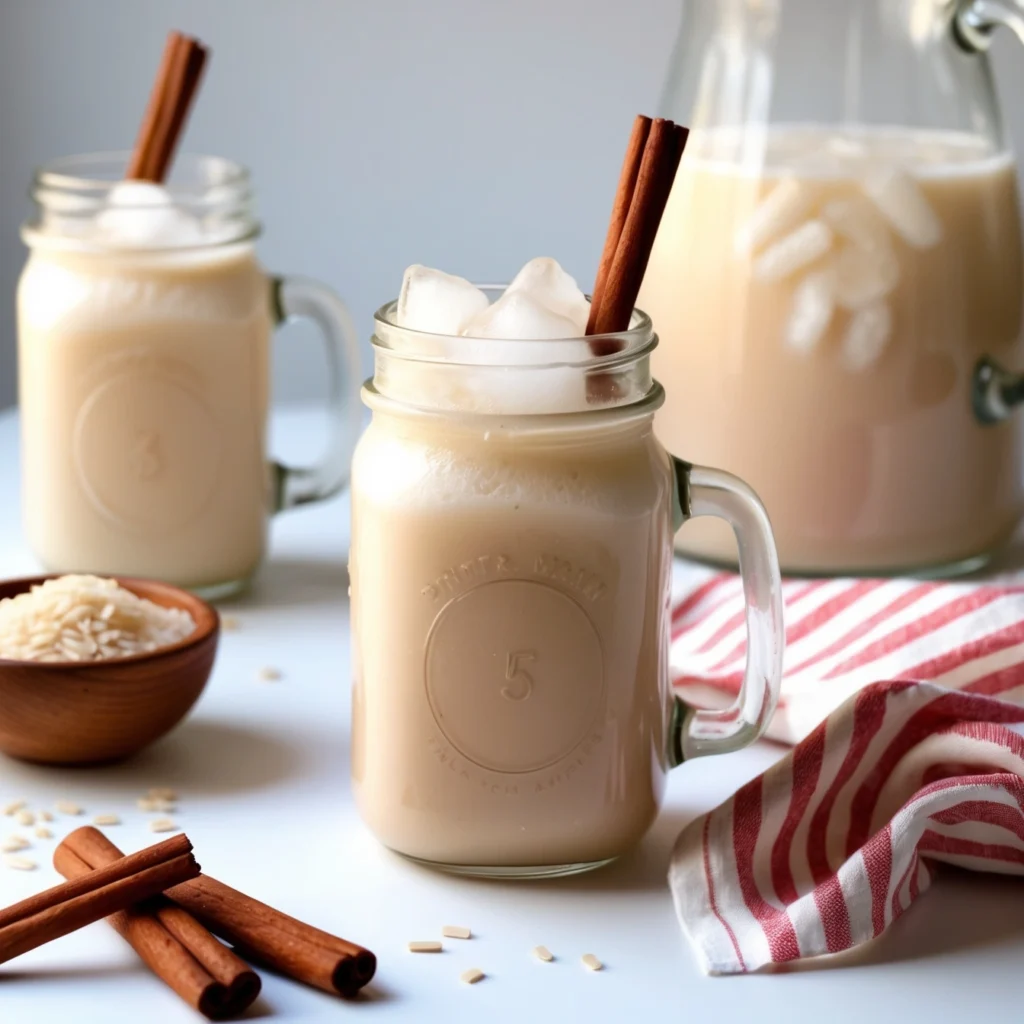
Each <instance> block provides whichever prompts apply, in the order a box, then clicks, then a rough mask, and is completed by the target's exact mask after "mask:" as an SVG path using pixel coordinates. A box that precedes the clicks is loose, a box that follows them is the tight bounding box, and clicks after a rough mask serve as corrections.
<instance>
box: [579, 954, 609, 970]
mask: <svg viewBox="0 0 1024 1024" xmlns="http://www.w3.org/2000/svg"><path fill="white" fill-rule="evenodd" d="M581 959H582V960H583V966H584V967H586V969H587V970H588V971H600V970H603V969H604V964H603V963H601V961H600V960H598V959H597V957H596V956H594V954H593V953H584V954H583V956H582V958H581Z"/></svg>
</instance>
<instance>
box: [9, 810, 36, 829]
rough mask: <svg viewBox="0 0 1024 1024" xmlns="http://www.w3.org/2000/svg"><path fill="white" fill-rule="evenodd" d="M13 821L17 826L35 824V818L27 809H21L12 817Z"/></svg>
mask: <svg viewBox="0 0 1024 1024" xmlns="http://www.w3.org/2000/svg"><path fill="white" fill-rule="evenodd" d="M14 820H15V821H16V822H17V823H18V824H19V825H26V826H28V825H34V824H35V823H36V816H35V815H34V814H33V813H32V812H31V811H30V810H28V808H22V809H21V810H20V811H18V813H17V814H16V815H15V816H14Z"/></svg>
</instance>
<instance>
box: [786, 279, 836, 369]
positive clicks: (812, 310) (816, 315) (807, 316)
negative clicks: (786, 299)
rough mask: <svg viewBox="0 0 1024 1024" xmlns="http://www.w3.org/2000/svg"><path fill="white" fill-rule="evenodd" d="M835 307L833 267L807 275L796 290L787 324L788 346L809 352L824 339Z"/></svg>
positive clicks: (795, 349)
mask: <svg viewBox="0 0 1024 1024" xmlns="http://www.w3.org/2000/svg"><path fill="white" fill-rule="evenodd" d="M835 308H836V275H835V271H834V270H833V268H832V267H830V266H829V267H824V268H823V269H821V270H816V271H814V272H812V273H810V274H808V275H807V276H806V277H805V278H804V279H803V280H802V281H801V282H800V283H799V284H798V285H797V286H796V289H795V290H794V292H793V305H792V306H791V307H790V312H789V320H788V321H787V323H786V332H785V341H786V345H787V346H788V347H789V348H791V349H793V351H795V352H800V353H807V352H810V351H812V350H813V349H814V348H816V347H817V345H818V344H819V343H820V342H821V339H822V338H823V337H824V336H825V332H826V331H827V330H828V325H829V324H830V323H831V322H832V315H833V313H834V312H835Z"/></svg>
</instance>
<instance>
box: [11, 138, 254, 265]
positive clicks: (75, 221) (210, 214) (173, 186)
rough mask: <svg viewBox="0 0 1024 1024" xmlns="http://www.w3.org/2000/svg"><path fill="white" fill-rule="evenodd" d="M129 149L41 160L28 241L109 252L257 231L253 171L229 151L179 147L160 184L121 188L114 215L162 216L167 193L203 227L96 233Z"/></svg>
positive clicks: (214, 241)
mask: <svg viewBox="0 0 1024 1024" xmlns="http://www.w3.org/2000/svg"><path fill="white" fill-rule="evenodd" d="M130 157H131V153H130V152H128V151H127V150H111V151H108V152H96V153H80V154H75V155H72V156H62V157H57V158H56V159H54V160H50V161H48V162H46V163H45V164H43V165H41V166H39V167H37V168H36V169H35V171H34V173H33V175H32V184H31V188H30V193H29V194H30V196H31V198H32V200H33V201H34V202H35V204H36V208H35V211H34V213H33V214H32V215H31V216H30V217H29V218H28V219H27V220H26V221H25V223H24V224H23V225H22V238H23V239H24V240H25V242H26V243H27V244H28V245H29V246H31V247H34V246H37V245H46V246H57V247H60V248H67V247H71V248H74V249H82V250H89V251H94V250H95V251H99V252H104V253H108V252H118V253H153V252H156V253H167V252H173V251H177V250H180V249H206V248H215V247H221V246H224V245H235V244H238V243H240V242H249V241H251V240H252V239H254V238H255V237H256V236H257V235H258V234H259V233H260V224H259V221H258V220H257V219H256V216H255V212H254V207H253V190H252V185H251V179H250V175H249V171H248V170H247V169H246V168H245V167H244V166H243V165H242V164H240V163H238V162H236V161H234V160H229V159H228V158H226V157H220V156H208V155H204V154H199V153H180V154H178V156H177V157H176V159H175V161H174V165H173V167H172V169H171V173H170V174H169V176H168V179H167V181H165V182H161V183H160V186H159V189H155V188H152V189H146V188H142V187H140V188H139V189H136V190H134V191H133V192H130V193H128V194H127V195H125V194H123V193H122V194H119V195H118V196H117V200H116V207H117V215H118V216H119V217H123V216H124V215H125V214H127V215H128V216H134V215H136V214H137V215H139V216H157V217H158V216H159V215H160V211H161V208H163V207H167V206H168V201H169V205H170V206H172V207H174V208H176V209H177V210H179V211H181V212H182V213H184V214H186V215H187V219H189V220H190V221H192V222H193V223H194V224H195V225H196V227H201V228H202V230H199V231H194V230H193V231H189V233H188V236H187V237H178V238H174V237H170V238H161V237H160V236H159V235H155V236H153V237H152V238H149V237H145V236H143V237H135V236H133V235H131V234H129V236H128V237H127V238H117V237H114V238H108V237H104V235H103V233H102V231H101V232H100V233H99V234H97V232H96V230H95V225H96V224H97V223H98V221H97V218H99V217H100V215H101V214H103V213H104V211H105V210H106V209H107V208H108V198H109V197H110V196H111V193H112V191H113V190H114V188H115V187H116V186H118V185H120V184H121V183H123V182H124V181H125V178H124V172H125V169H126V167H127V166H128V161H129V159H130ZM138 184H139V185H140V186H142V185H151V186H152V185H154V183H150V182H139V183H138Z"/></svg>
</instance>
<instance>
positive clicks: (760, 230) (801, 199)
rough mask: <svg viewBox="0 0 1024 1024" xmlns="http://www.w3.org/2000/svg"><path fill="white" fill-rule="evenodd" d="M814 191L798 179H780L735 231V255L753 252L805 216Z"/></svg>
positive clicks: (808, 210) (809, 207)
mask: <svg viewBox="0 0 1024 1024" xmlns="http://www.w3.org/2000/svg"><path fill="white" fill-rule="evenodd" d="M813 198H814V192H813V190H812V189H811V188H810V186H808V185H807V183H806V182H802V181H800V180H799V179H797V178H783V179H782V181H780V182H779V183H778V185H776V186H775V188H773V189H772V190H771V192H769V193H768V195H767V196H765V198H764V199H762V200H761V202H760V203H758V205H757V206H756V207H754V211H753V213H751V215H750V216H749V217H748V218H747V220H746V222H745V223H744V224H742V225H741V226H740V229H739V230H738V231H737V232H736V242H735V244H736V252H737V253H738V254H740V255H745V254H750V253H756V252H758V251H759V250H761V249H763V248H764V247H765V246H766V245H768V243H769V242H772V241H774V240H775V239H776V238H778V237H779V236H780V235H782V234H784V233H785V232H787V231H789V230H790V229H791V228H793V227H794V226H795V225H797V224H799V223H800V221H801V220H802V219H803V218H804V217H806V216H807V214H808V213H809V212H810V209H811V202H812V199H813Z"/></svg>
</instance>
